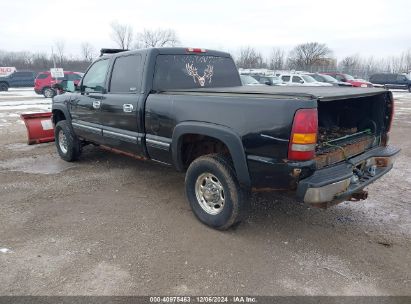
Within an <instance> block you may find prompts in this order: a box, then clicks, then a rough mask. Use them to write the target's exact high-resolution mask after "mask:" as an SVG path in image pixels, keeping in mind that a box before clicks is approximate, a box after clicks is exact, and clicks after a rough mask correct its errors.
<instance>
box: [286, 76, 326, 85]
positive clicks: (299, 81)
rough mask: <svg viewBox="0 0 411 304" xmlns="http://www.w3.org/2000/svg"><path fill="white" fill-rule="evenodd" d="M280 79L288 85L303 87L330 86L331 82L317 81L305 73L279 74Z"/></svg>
mask: <svg viewBox="0 0 411 304" xmlns="http://www.w3.org/2000/svg"><path fill="white" fill-rule="evenodd" d="M280 79H281V80H282V82H284V83H285V84H287V85H288V86H304V87H331V86H332V84H329V83H325V82H319V81H317V80H315V79H314V78H312V77H311V76H309V75H305V74H281V75H280Z"/></svg>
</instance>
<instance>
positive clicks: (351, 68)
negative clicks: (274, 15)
mask: <svg viewBox="0 0 411 304" xmlns="http://www.w3.org/2000/svg"><path fill="white" fill-rule="evenodd" d="M110 27H111V33H110V38H111V40H112V41H113V43H114V44H115V45H116V47H118V48H120V49H140V48H148V47H168V46H171V47H173V46H179V45H181V41H180V39H179V37H178V35H177V33H176V32H175V31H174V30H172V29H144V30H143V31H141V32H136V33H135V31H134V29H133V28H132V26H130V25H128V24H122V23H119V22H117V21H114V22H112V23H111V24H110ZM79 50H80V52H79V53H80V55H79V56H76V57H74V56H72V55H70V54H67V52H66V45H65V42H64V40H59V41H56V42H55V43H54V44H53V45H52V46H51V54H47V53H46V52H35V53H34V52H27V51H23V52H7V51H1V50H0V66H14V67H16V68H17V69H18V70H32V71H35V72H40V71H44V70H48V69H50V68H51V67H53V66H56V67H62V68H64V69H66V70H73V71H85V69H86V68H87V67H88V66H89V65H90V63H91V62H92V61H93V60H94V59H95V58H97V56H98V55H99V54H98V52H97V51H96V49H95V48H94V47H93V46H92V45H91V44H90V43H89V42H83V43H81V44H80V46H79ZM233 57H234V59H235V61H236V64H237V67H238V68H245V69H250V68H267V69H271V70H299V71H307V72H331V71H340V72H343V73H347V74H351V75H353V76H356V77H359V78H365V79H367V78H368V77H369V76H370V75H371V74H373V73H377V72H392V73H409V72H410V71H411V48H410V49H408V50H406V51H404V52H402V53H401V54H399V55H395V56H390V57H387V58H375V57H372V56H371V57H362V56H360V55H358V54H353V55H351V56H346V57H345V58H343V59H341V60H337V59H336V58H335V56H334V54H333V51H332V50H331V49H330V48H329V47H328V46H327V45H326V44H324V43H319V42H306V43H302V44H299V45H296V46H295V47H294V48H292V49H291V50H290V51H289V52H287V51H286V50H285V49H283V48H279V47H275V48H273V49H272V51H271V53H270V55H269V56H267V57H264V56H263V55H262V53H261V52H260V51H259V50H258V49H256V48H253V47H251V46H246V47H242V48H240V49H239V50H237V51H236V52H234V54H233Z"/></svg>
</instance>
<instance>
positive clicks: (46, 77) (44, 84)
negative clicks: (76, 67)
mask: <svg viewBox="0 0 411 304" xmlns="http://www.w3.org/2000/svg"><path fill="white" fill-rule="evenodd" d="M81 77H83V73H78V72H71V71H64V77H60V78H57V81H56V79H54V78H52V77H51V73H50V72H41V73H39V74H38V75H37V77H36V80H34V91H35V92H36V93H37V94H40V95H44V97H46V98H51V97H53V96H54V95H56V91H55V90H54V89H53V88H52V86H53V85H54V84H56V83H59V82H62V81H63V80H67V81H73V82H74V83H75V84H78V83H79V82H80V80H81Z"/></svg>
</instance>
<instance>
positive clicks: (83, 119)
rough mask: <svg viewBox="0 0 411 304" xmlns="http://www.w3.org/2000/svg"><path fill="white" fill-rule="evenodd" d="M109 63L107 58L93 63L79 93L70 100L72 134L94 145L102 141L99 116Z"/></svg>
mask: <svg viewBox="0 0 411 304" xmlns="http://www.w3.org/2000/svg"><path fill="white" fill-rule="evenodd" d="M109 63H110V61H109V59H108V58H104V59H101V60H99V61H96V62H94V63H93V65H92V66H90V68H89V69H88V70H87V72H86V74H85V75H84V77H83V80H82V82H81V84H80V92H78V93H76V94H73V96H72V97H71V100H70V108H71V109H70V113H71V118H72V125H73V129H74V132H75V133H76V134H77V136H79V137H82V138H85V139H87V140H90V141H92V142H96V143H100V142H101V141H102V135H103V131H102V127H101V124H100V121H99V114H100V108H101V100H102V96H103V93H104V92H105V87H104V86H105V82H106V77H107V72H108V67H109Z"/></svg>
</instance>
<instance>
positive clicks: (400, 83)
mask: <svg viewBox="0 0 411 304" xmlns="http://www.w3.org/2000/svg"><path fill="white" fill-rule="evenodd" d="M370 82H372V83H373V84H374V83H376V84H380V85H383V86H384V87H385V88H387V89H403V90H408V91H409V92H411V79H410V78H408V76H407V75H405V74H393V73H384V74H382V73H381V74H374V75H371V77H370Z"/></svg>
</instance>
